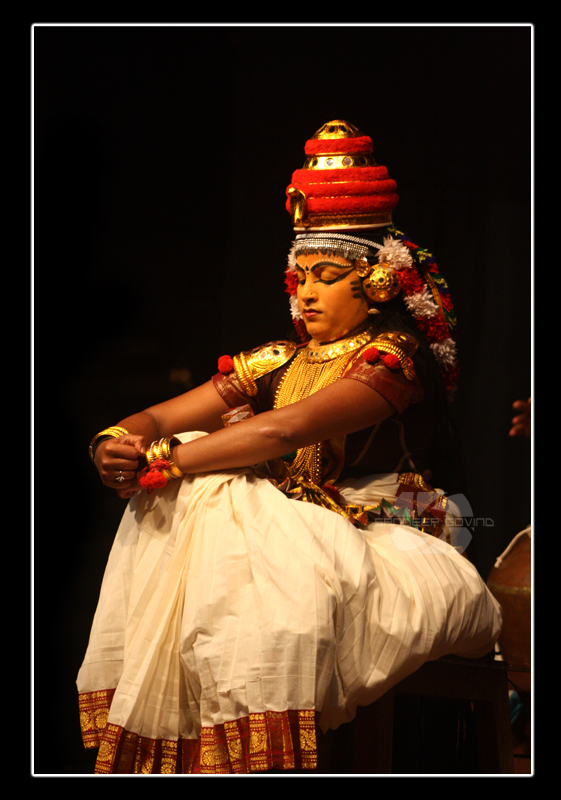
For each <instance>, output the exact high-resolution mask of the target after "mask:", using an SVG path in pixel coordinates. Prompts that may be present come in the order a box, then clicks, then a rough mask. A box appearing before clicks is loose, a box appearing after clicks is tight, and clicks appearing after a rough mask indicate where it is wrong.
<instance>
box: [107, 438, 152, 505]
mask: <svg viewBox="0 0 561 800" xmlns="http://www.w3.org/2000/svg"><path fill="white" fill-rule="evenodd" d="M145 451H146V440H145V438H144V436H139V435H137V434H134V433H127V434H125V435H124V436H119V437H118V438H112V439H106V440H105V441H103V442H101V444H100V445H99V447H98V448H97V450H96V454H95V465H96V467H97V469H98V472H99V475H100V478H101V480H102V482H103V483H104V484H105V486H109V487H110V488H111V489H116V490H117V494H118V495H119V497H123V498H127V497H132V495H133V494H134V493H135V491H137V489H139V488H140V486H139V484H138V476H137V473H138V469H139V467H142V466H144V459H143V458H142V457H143V456H144V453H145Z"/></svg>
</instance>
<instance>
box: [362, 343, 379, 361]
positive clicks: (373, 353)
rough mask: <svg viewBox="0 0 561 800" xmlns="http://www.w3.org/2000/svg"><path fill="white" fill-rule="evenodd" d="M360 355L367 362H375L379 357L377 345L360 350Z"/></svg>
mask: <svg viewBox="0 0 561 800" xmlns="http://www.w3.org/2000/svg"><path fill="white" fill-rule="evenodd" d="M362 357H363V358H364V360H365V361H368V363H369V364H375V363H376V361H378V359H379V358H380V351H379V350H378V348H377V347H374V345H372V347H367V348H366V350H363V351H362Z"/></svg>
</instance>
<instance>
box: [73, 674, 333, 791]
mask: <svg viewBox="0 0 561 800" xmlns="http://www.w3.org/2000/svg"><path fill="white" fill-rule="evenodd" d="M113 694H114V690H106V691H99V692H89V693H86V694H81V695H80V696H79V704H80V723H81V726H82V737H83V740H84V745H85V747H99V752H98V757H97V762H96V767H95V772H96V773H98V774H145V775H149V774H168V775H169V774H191V773H192V774H245V773H251V772H264V771H266V770H270V769H284V770H290V769H309V770H312V769H315V768H316V766H317V743H316V712H315V711H313V710H295V711H294V710H288V711H265V712H263V713H259V714H249V715H248V716H246V717H242V718H241V719H237V720H234V721H232V722H226V723H224V724H223V725H215V726H214V727H212V728H203V729H202V730H201V735H200V737H199V738H198V739H180V740H179V741H174V740H167V739H149V738H147V737H145V736H139V735H138V734H136V733H131V732H130V731H126V730H124V729H123V728H121V727H119V726H118V725H113V724H112V723H108V722H107V714H108V712H109V706H110V704H111V700H112V698H113Z"/></svg>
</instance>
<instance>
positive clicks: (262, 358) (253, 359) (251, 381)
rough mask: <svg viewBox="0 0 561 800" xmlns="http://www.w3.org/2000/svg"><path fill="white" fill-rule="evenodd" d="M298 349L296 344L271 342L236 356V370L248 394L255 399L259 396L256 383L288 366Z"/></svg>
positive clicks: (234, 359) (234, 360)
mask: <svg viewBox="0 0 561 800" xmlns="http://www.w3.org/2000/svg"><path fill="white" fill-rule="evenodd" d="M297 347H298V345H297V344H296V343H295V342H269V343H268V344H264V345H261V347H255V348H254V349H253V350H249V351H247V352H245V353H240V354H239V355H237V356H234V358H233V359H232V360H233V362H234V369H235V370H236V372H237V374H238V377H239V379H240V381H241V382H242V384H243V387H244V389H245V391H246V392H247V394H248V395H250V396H251V397H255V395H256V394H257V384H256V383H255V381H256V380H257V379H258V378H262V377H263V375H266V374H267V373H268V372H272V371H273V370H274V369H278V368H279V367H282V365H283V364H286V362H287V361H288V360H289V359H291V358H292V356H293V355H294V353H295V352H296V349H297Z"/></svg>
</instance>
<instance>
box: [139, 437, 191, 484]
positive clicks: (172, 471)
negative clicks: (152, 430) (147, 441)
mask: <svg viewBox="0 0 561 800" xmlns="http://www.w3.org/2000/svg"><path fill="white" fill-rule="evenodd" d="M171 439H173V436H171V437H164V438H162V439H156V440H154V441H153V442H152V444H151V445H150V447H148V449H147V450H146V463H147V464H148V467H150V465H151V463H152V461H168V462H169V468H167V469H163V470H162V472H163V474H164V475H165V476H166V478H168V480H171V479H172V478H183V476H184V475H185V473H184V472H182V471H181V470H180V469H179V467H178V466H177V465H176V464H175V463H174V462H173V460H172V457H171V448H170V441H171Z"/></svg>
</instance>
